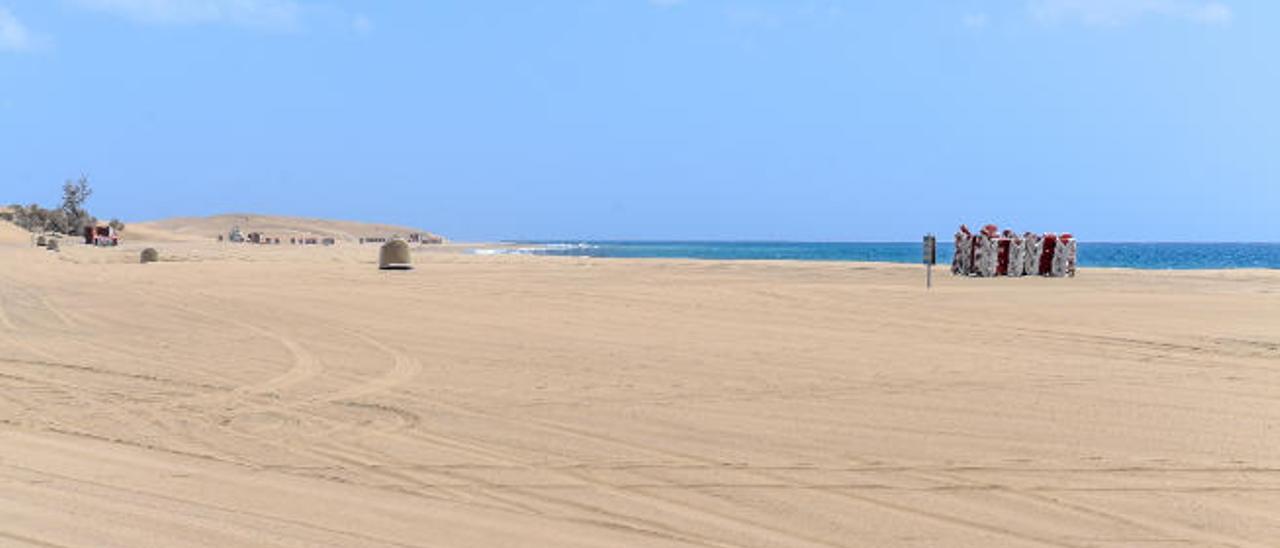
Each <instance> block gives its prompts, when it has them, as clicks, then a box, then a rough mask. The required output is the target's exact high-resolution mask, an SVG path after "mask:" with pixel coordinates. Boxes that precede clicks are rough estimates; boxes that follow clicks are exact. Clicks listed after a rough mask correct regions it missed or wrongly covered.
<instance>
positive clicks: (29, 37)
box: [0, 6, 39, 51]
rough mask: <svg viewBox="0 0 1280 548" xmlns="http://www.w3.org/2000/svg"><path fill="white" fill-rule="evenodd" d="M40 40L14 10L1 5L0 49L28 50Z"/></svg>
mask: <svg viewBox="0 0 1280 548" xmlns="http://www.w3.org/2000/svg"><path fill="white" fill-rule="evenodd" d="M38 41H39V40H38V39H37V38H36V36H35V35H34V34H32V33H31V31H29V30H27V27H26V25H23V24H22V21H19V20H18V18H17V17H16V16H14V15H13V13H12V12H10V11H9V10H7V9H5V8H4V6H0V51H27V50H31V49H34V48H35V47H36V44H37V42H38Z"/></svg>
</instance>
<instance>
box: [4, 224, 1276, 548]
mask: <svg viewBox="0 0 1280 548" xmlns="http://www.w3.org/2000/svg"><path fill="white" fill-rule="evenodd" d="M155 230H159V229H155ZM138 233H146V231H139V232H138ZM6 234H8V233H6ZM151 234H154V232H153V233H151ZM9 236H12V235H11V234H9V235H7V236H6V237H5V238H4V241H3V242H0V546H43V547H67V548H71V547H86V548H89V547H94V548H103V547H122V548H124V547H129V548H136V547H145V546H156V547H169V548H181V547H197V546H198V547H233V546H237V547H238V546H286V547H291V546H298V547H301V546H362V547H393V546H395V547H410V546H413V547H417V546H423V547H426V546H431V547H477V548H478V547H495V546H557V547H572V546H583V547H585V546H618V547H623V546H627V547H631V546H704V547H836V546H842V547H843V546H874V547H916V546H920V547H923V546H935V547H936V546H948V547H960V546H972V547H1001V546H1011V547H1012V546H1019V547H1021V546H1051V547H1086V546H1087V547H1129V546H1149V547H1165V546H1168V547H1174V546H1177V547H1190V546H1205V547H1208V546H1236V547H1261V546H1276V545H1277V539H1280V512H1278V511H1277V509H1280V431H1278V430H1277V428H1278V425H1280V399H1277V394H1278V393H1280V392H1278V391H1280V273H1277V272H1274V271H1260V270H1238V271H1184V272H1164V271H1128V270H1097V269H1093V270H1091V269H1084V270H1082V272H1081V274H1080V276H1079V277H1077V278H1075V279H1041V278H1025V279H955V278H952V277H950V276H946V275H937V276H935V282H936V283H935V287H934V289H933V290H932V291H930V292H926V291H925V290H924V287H923V285H924V276H923V271H922V268H921V267H919V266H900V265H881V264H860V263H811V262H790V263H788V262H719V261H679V260H600V259H580V258H552V257H527V256H476V255H469V254H466V253H464V252H462V250H463V249H464V248H463V247H459V246H437V247H431V248H419V249H418V250H417V254H416V256H415V259H416V262H417V269H416V270H413V271H409V272H382V271H379V270H377V269H376V267H375V261H376V257H377V247H376V246H372V245H364V246H362V245H358V244H355V243H350V242H343V243H340V245H336V246H333V247H306V248H302V247H294V246H287V245H286V246H249V245H233V244H219V243H215V242H212V241H209V240H208V239H203V240H202V239H199V238H196V237H186V238H171V239H170V241H166V242H164V243H162V244H147V243H146V242H134V241H131V242H128V243H126V245H124V246H121V247H119V248H109V249H96V248H88V247H84V246H78V245H76V246H73V245H68V246H65V249H64V250H63V251H62V252H61V253H57V254H55V253H49V252H46V251H43V250H38V249H35V248H31V247H29V246H28V245H26V242H25V241H23V240H22V239H21V238H18V237H16V236H15V237H9ZM146 245H155V246H156V247H157V248H158V249H159V250H160V254H161V258H162V262H159V263H155V264H148V265H139V264H136V262H137V257H138V252H139V250H140V249H141V248H142V247H143V246H146Z"/></svg>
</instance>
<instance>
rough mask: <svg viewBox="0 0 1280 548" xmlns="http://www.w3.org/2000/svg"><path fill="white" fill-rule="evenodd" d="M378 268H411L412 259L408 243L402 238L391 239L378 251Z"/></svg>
mask: <svg viewBox="0 0 1280 548" xmlns="http://www.w3.org/2000/svg"><path fill="white" fill-rule="evenodd" d="M378 268H379V269H381V270H412V269H413V259H412V257H410V254H409V244H408V243H407V242H405V241H404V240H391V241H390V242H387V243H385V244H383V245H382V249H380V250H379V251H378Z"/></svg>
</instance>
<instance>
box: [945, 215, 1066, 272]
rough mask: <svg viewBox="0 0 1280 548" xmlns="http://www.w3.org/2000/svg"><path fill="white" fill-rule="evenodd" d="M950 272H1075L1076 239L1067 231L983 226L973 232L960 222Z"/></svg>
mask: <svg viewBox="0 0 1280 548" xmlns="http://www.w3.org/2000/svg"><path fill="white" fill-rule="evenodd" d="M951 273H952V274H955V275H957V276H978V277H982V278H990V277H995V276H1049V277H1063V276H1075V275H1076V240H1075V237H1073V236H1072V235H1071V234H1069V233H1063V234H1053V233H1045V234H1043V235H1040V234H1036V233H1034V232H1024V233H1023V234H1022V235H1021V236H1019V235H1018V234H1017V233H1015V232H1014V231H1012V230H1009V229H1007V228H1006V229H1005V230H1004V231H1003V232H1001V231H1000V229H999V227H997V226H996V225H987V226H985V227H982V230H980V231H978V233H977V234H973V233H972V232H970V231H969V227H967V226H965V225H960V230H959V231H957V232H956V254H955V258H954V259H953V260H952V261H951Z"/></svg>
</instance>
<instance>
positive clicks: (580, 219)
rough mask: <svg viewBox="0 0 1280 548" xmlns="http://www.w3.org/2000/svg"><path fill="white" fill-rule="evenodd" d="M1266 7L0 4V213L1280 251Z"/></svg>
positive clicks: (750, 2)
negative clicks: (85, 202) (1001, 235)
mask: <svg viewBox="0 0 1280 548" xmlns="http://www.w3.org/2000/svg"><path fill="white" fill-rule="evenodd" d="M1278 28H1280V2H1274V1H1272V0H1255V1H1245V0H1221V1H1201V0H1003V1H995V0H992V1H985V2H984V1H977V0H948V1H943V0H937V1H923V0H904V1H894V2H880V1H876V2H871V1H835V0H791V1H782V0H777V1H764V0H684V1H679V0H661V1H659V0H548V1H545V2H524V1H514V0H513V1H504V2H491V1H490V2H486V1H480V0H468V1H462V0H459V1H443V0H441V1H431V2H400V1H396V2H391V1H366V2H337V1H332V2H323V1H316V2H303V1H301V0H297V1H293V0H40V1H36V0H0V201H3V202H24V203H25V202H32V201H36V202H42V203H46V204H50V205H51V204H53V203H54V202H55V201H56V199H57V194H58V186H59V183H60V182H61V181H62V180H63V179H66V178H69V177H74V176H77V175H79V174H81V173H84V174H87V175H88V176H89V177H90V179H91V181H92V182H93V184H94V185H95V187H96V189H97V194H96V195H95V196H94V198H93V200H92V202H91V203H90V205H91V209H92V210H93V211H94V212H95V213H97V214H98V215H100V216H117V217H121V218H124V219H130V220H140V219H148V218H159V217H166V216H173V215H201V214H212V213H219V212H229V211H254V212H265V213H279V214H293V215H308V216H320V217H340V218H349V219H363V220H376V221H387V222H398V223H406V224H413V225H418V226H421V227H423V228H427V229H431V230H435V231H438V232H441V233H443V234H446V235H448V236H451V237H453V238H456V239H471V240H485V239H498V238H510V239H524V238H656V239H663V238H678V239H691V238H698V239H789V240H915V239H916V238H918V236H919V234H921V233H923V232H925V231H937V232H943V233H949V232H950V231H951V230H952V229H953V228H954V225H955V224H956V223H958V222H962V221H964V222H969V223H982V222H986V221H993V222H997V223H999V224H1001V225H1012V226H1014V227H1015V228H1018V229H1029V230H1070V231H1073V232H1075V233H1077V234H1080V235H1081V236H1082V237H1083V238H1085V239H1092V240H1182V241H1190V240H1254V241H1256V240H1268V241H1280V220H1278V219H1280V216H1278V215H1277V211H1280V63H1277V62H1276V61H1275V55H1276V53H1277V52H1280V33H1277V32H1276V29H1278Z"/></svg>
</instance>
